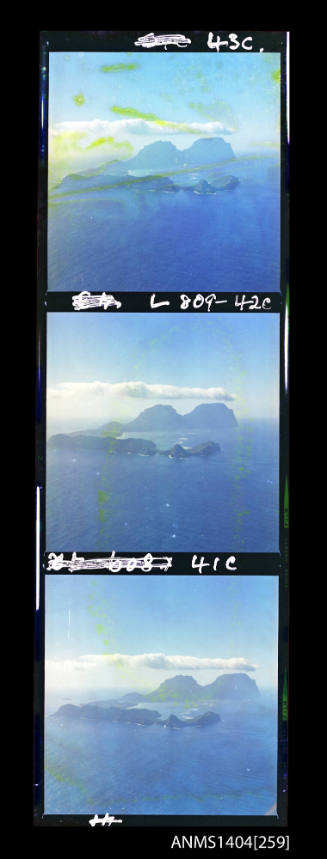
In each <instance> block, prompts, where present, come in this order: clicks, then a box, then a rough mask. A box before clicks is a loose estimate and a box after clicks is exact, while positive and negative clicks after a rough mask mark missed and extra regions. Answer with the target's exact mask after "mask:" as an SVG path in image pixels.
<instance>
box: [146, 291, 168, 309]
mask: <svg viewBox="0 0 327 859" xmlns="http://www.w3.org/2000/svg"><path fill="white" fill-rule="evenodd" d="M155 298H156V293H155V292H153V293H152V295H151V298H150V307H151V309H152V310H155V309H156V307H163V306H164V304H170V301H157V303H155Z"/></svg>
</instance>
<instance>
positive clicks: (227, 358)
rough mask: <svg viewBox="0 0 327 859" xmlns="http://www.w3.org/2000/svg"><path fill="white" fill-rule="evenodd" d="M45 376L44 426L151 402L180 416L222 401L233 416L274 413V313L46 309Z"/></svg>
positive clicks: (96, 420) (61, 427)
mask: <svg viewBox="0 0 327 859" xmlns="http://www.w3.org/2000/svg"><path fill="white" fill-rule="evenodd" d="M47 374H48V377H47V419H48V432H50V433H53V432H70V431H71V432H72V431H74V430H76V429H87V428H89V427H97V426H100V425H101V423H105V422H106V421H109V420H113V419H116V420H119V419H122V420H129V419H132V418H133V417H135V416H136V415H138V414H139V413H140V412H141V411H142V410H143V409H145V408H149V407H151V406H153V405H156V404H158V403H164V404H169V405H172V406H173V407H174V408H175V409H176V411H178V412H180V413H181V414H185V413H186V412H188V411H191V410H192V409H193V408H194V407H195V406H196V405H199V404H200V403H202V402H219V401H221V402H225V403H226V405H227V407H229V408H232V409H233V411H234V413H235V415H236V417H240V418H242V417H246V418H276V417H278V409H279V316H278V314H272V315H271V316H255V315H253V316H252V315H250V314H243V315H242V314H239V315H238V314H221V315H220V316H219V315H217V314H215V315H209V314H205V315H204V314H203V315H197V314H195V313H194V314H188V315H186V316H182V315H181V314H169V313H168V314H160V315H158V316H156V315H155V314H143V313H142V314H140V313H138V314H133V313H131V314H130V313H126V314H119V313H118V314H116V315H115V314H114V313H111V314H110V316H107V315H101V314H93V315H89V316H82V315H81V314H71V313H67V314H66V313H50V314H48V356H47ZM131 383H134V384H131ZM135 383H141V384H139V385H137V384H135ZM163 386H170V388H169V390H168V391H167V388H165V387H163ZM199 389H200V390H199Z"/></svg>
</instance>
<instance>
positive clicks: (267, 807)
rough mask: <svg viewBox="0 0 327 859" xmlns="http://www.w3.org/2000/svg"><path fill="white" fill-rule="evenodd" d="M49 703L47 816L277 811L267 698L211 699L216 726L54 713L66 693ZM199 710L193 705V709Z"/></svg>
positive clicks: (271, 705)
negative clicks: (236, 702) (176, 725)
mask: <svg viewBox="0 0 327 859" xmlns="http://www.w3.org/2000/svg"><path fill="white" fill-rule="evenodd" d="M96 697H98V699H99V700H100V699H101V698H102V699H103V698H104V697H108V693H107V694H105V695H104V693H103V690H102V691H101V692H99V695H98V696H96V695H95V693H94V691H92V692H91V693H89V697H88V700H93V701H94V700H95V699H96ZM71 700H72V702H73V703H75V704H78V703H82V702H81V701H80V700H76V696H75V698H74V697H73V698H72V699H71ZM85 700H86V697H85V695H84V700H83V703H84V702H85ZM51 703H52V706H51V704H50V703H49V702H48V709H47V712H48V715H47V716H46V719H45V813H46V814H94V813H98V814H105V813H106V812H110V813H111V814H115V815H124V814H133V815H141V814H149V815H156V814H161V815H168V814H169V815H178V814H190V815H197V814H198V815H204V814H208V815H223V814H224V815H265V814H271V813H274V804H275V803H276V790H277V714H276V701H275V697H274V696H272V695H271V694H268V693H266V694H262V695H261V698H260V702H259V703H255V704H248V705H244V704H239V705H238V706H235V705H234V706H231V705H228V704H226V702H225V703H224V704H219V705H217V703H216V704H215V707H214V709H215V711H216V712H219V714H220V716H221V721H220V722H218V723H216V724H214V725H209V726H206V727H205V728H196V727H194V726H189V727H188V728H183V729H182V730H180V729H174V728H163V727H162V726H160V725H156V724H154V725H152V726H142V725H137V724H119V723H108V722H106V721H97V722H96V723H94V722H93V721H88V720H87V719H83V720H76V719H68V718H65V719H63V718H60V717H59V718H53V717H52V715H51V714H53V713H55V712H56V710H57V708H58V707H59V706H61V705H62V704H64V703H67V698H61V697H60V695H58V696H57V699H56V701H54V699H53V701H52V702H51ZM153 706H155V709H157V710H159V712H160V713H161V715H162V716H163V717H164V718H165V717H166V711H167V714H168V711H169V712H174V713H175V714H176V715H177V716H180V715H181V712H183V707H184V710H185V705H182V704H178V705H176V704H175V705H173V704H171V703H170V704H169V705H168V704H166V705H163V704H161V703H160V704H157V705H153ZM202 708H203V705H202ZM206 709H208V706H207V705H206ZM209 709H210V708H209ZM211 709H213V708H211ZM161 711H162V712H161ZM200 712H201V707H199V708H198V709H196V708H193V709H192V712H191V711H190V715H191V716H195V715H199V713H200Z"/></svg>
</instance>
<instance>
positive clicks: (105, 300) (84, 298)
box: [72, 290, 122, 310]
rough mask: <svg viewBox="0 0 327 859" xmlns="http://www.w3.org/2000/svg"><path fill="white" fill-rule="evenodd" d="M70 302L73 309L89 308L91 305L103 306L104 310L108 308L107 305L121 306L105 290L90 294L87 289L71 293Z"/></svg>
mask: <svg viewBox="0 0 327 859" xmlns="http://www.w3.org/2000/svg"><path fill="white" fill-rule="evenodd" d="M72 302H73V308H74V310H90V308H92V307H103V309H104V310H108V307H116V308H117V310H119V308H120V307H121V306H122V305H121V301H117V300H116V298H114V296H113V295H107V294H106V292H102V293H101V295H92V294H91V293H90V292H88V291H87V290H84V292H80V293H79V294H78V295H73V298H72Z"/></svg>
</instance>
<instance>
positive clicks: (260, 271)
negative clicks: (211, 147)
mask: <svg viewBox="0 0 327 859" xmlns="http://www.w3.org/2000/svg"><path fill="white" fill-rule="evenodd" d="M217 173H224V174H226V173H229V174H233V175H234V176H236V177H237V178H238V179H239V181H240V184H239V185H238V186H237V187H236V188H234V189H233V190H231V191H222V192H220V193H218V194H214V195H201V194H200V195H196V194H193V193H189V192H188V191H182V190H179V191H178V192H175V193H171V192H163V191H156V192H151V191H150V190H146V188H145V187H144V188H142V183H141V184H138V186H137V190H135V189H133V188H132V187H131V186H127V187H124V188H119V189H113V188H109V189H104V190H101V188H100V189H98V190H93V191H92V190H87V188H86V189H85V190H84V191H81V190H77V191H75V193H73V192H72V191H70V192H69V191H67V192H65V193H63V192H62V190H61V188H60V186H59V187H58V188H57V189H55V190H53V191H52V192H51V193H50V197H49V216H48V289H49V290H58V291H68V292H69V291H81V290H91V291H98V290H101V291H102V290H107V291H108V290H109V291H111V292H112V291H115V290H116V291H125V290H126V291H138V292H143V291H149V292H156V291H160V290H164V291H172V292H173V291H177V292H188V291H193V292H194V291H196V292H212V291H213V292H221V291H223V292H228V291H230V292H233V291H236V292H239V291H240V290H242V292H247V291H248V292H252V293H257V292H263V291H264V292H266V291H267V292H274V291H279V289H280V188H279V162H278V159H277V158H274V157H272V156H269V157H257V158H252V159H246V158H245V159H244V158H243V159H236V160H235V161H233V162H230V163H229V164H228V166H227V167H226V166H225V168H224V167H223V165H222V166H221V167H220V170H218V171H217ZM171 178H173V179H174V178H176V181H179V182H180V183H182V181H183V182H184V183H185V182H186V178H187V177H185V176H184V175H183V174H182V175H181V176H176V177H174V176H172V177H171ZM202 178H203V179H207V178H209V174H208V173H207V172H206V171H201V172H200V173H198V174H197V179H198V180H199V179H202ZM95 181H96V179H95ZM108 182H110V177H108ZM144 185H146V183H144Z"/></svg>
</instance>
